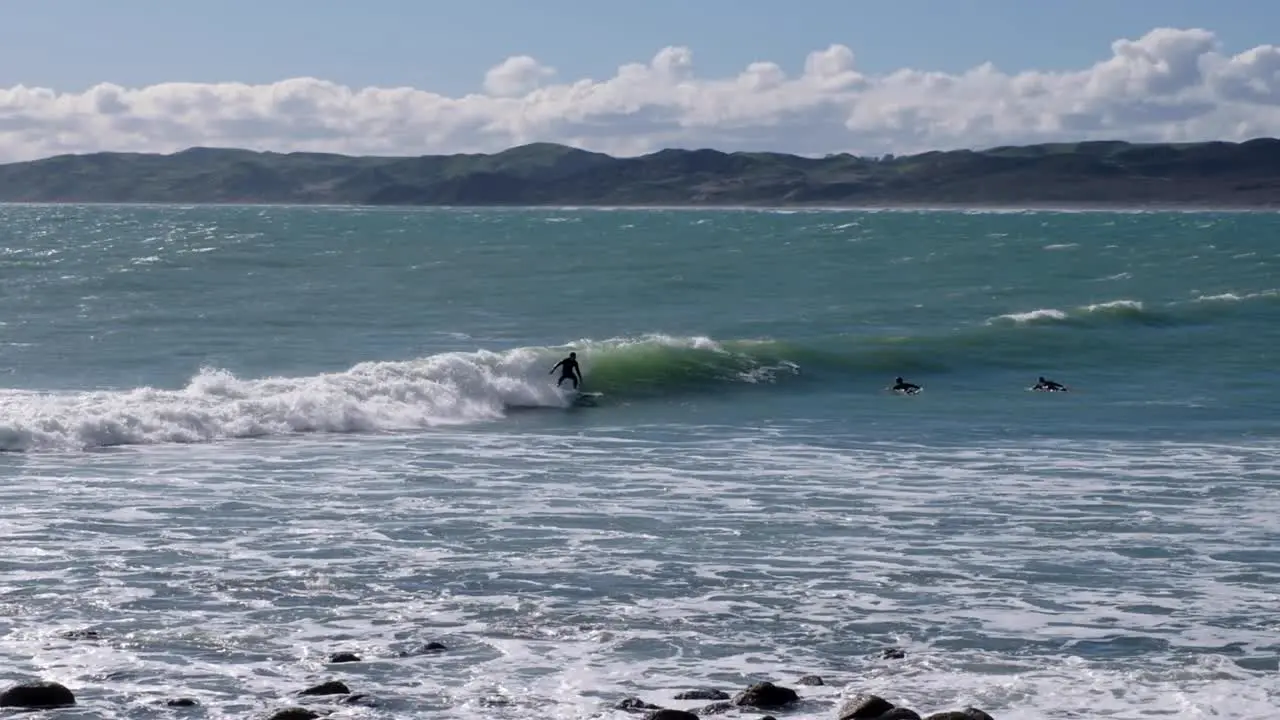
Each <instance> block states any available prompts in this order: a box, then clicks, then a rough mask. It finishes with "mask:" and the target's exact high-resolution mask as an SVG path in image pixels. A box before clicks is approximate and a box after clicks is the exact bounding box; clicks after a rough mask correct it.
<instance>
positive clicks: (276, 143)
mask: <svg viewBox="0 0 1280 720" xmlns="http://www.w3.org/2000/svg"><path fill="white" fill-rule="evenodd" d="M1100 55H1104V53H1100ZM482 88H483V91H482V92H478V93H472V94H466V95H462V96H459V97H450V96H447V95H442V94H439V93H435V92H432V91H430V90H428V89H418V88H409V87H365V88H351V87H346V86H343V85H338V84H335V83H333V82H329V81H326V80H323V79H317V78H293V79H287V80H281V81H280V82H276V83H272V84H267V85H247V84H239V83H217V84H202V83H183V82H172V83H163V84H158V85H151V86H148V87H141V88H126V87H121V86H119V85H115V84H111V83H102V84H100V85H97V86H95V87H93V88H90V89H89V90H87V91H85V92H81V93H60V92H55V91H54V90H50V89H47V88H33V87H24V86H17V87H12V88H7V89H4V88H0V161H11V160H21V159H30V158H35V157H42V156H48V155H53V154H58V153H66V152H77V153H78V152H92V151H97V150H117V151H133V152H139V151H141V152H172V151H176V150H181V149H183V148H186V147H190V146H194V145H206V146H233V147H246V148H252V149H259V150H276V151H281V152H285V151H294V150H311V151H324V152H343V153H354V154H366V153H373V154H394V155H416V154H426V153H455V152H492V151H497V150H501V149H504V148H507V147H510V146H512V145H518V144H523V143H528V142H535V141H548V142H560V143H566V144H570V145H576V146H578V147H582V148H586V149H590V150H597V151H602V152H609V153H614V154H619V155H634V154H639V153H644V152H650V151H653V150H657V149H661V148H663V147H714V148H719V149H723V150H773V151H782V152H794V153H801V154H809V155H821V154H825V153H831V152H854V153H858V154H865V155H874V154H881V153H888V152H892V153H904V152H919V151H924V150H931V149H950V148H957V147H989V146H992V145H1003V144H1019V143H1030V142H1047V141H1059V140H1081V139H1126V140H1165V141H1190V140H1211V139H1224V140H1243V139H1248V138H1250V137H1257V136H1260V135H1277V134H1280V48H1278V47H1276V46H1273V45H1262V46H1258V47H1254V48H1250V49H1246V50H1244V51H1243V52H1240V53H1238V54H1234V55H1232V54H1228V53H1225V52H1224V51H1223V50H1222V48H1221V47H1220V46H1219V43H1218V41H1217V39H1216V38H1215V36H1214V35H1213V33H1211V32H1209V31H1207V30H1201V29H1175V28H1157V29H1155V30H1152V31H1151V32H1149V33H1147V34H1146V35H1144V36H1142V37H1140V38H1136V39H1120V40H1117V41H1115V42H1114V43H1112V45H1111V48H1110V55H1109V57H1100V58H1099V60H1098V62H1096V63H1094V64H1093V65H1090V66H1088V67H1083V68H1079V69H1074V70H1064V71H1056V72H1044V71H1021V72H1009V71H1007V70H1002V69H999V68H996V67H994V66H992V65H990V64H984V65H980V66H978V67H975V68H972V69H970V70H968V71H966V72H961V73H944V72H935V71H929V70H922V69H913V68H904V69H901V70H898V71H895V72H891V73H887V74H882V75H869V74H864V73H862V72H860V71H859V70H858V66H857V62H856V55H855V54H854V52H853V50H851V49H850V48H848V47H845V46H843V45H831V46H829V47H827V48H825V49H819V50H815V51H814V52H812V53H810V54H809V55H808V57H806V58H805V59H804V62H803V65H802V70H800V71H799V72H798V73H797V74H794V75H788V73H787V72H785V71H784V70H783V68H782V66H781V65H779V64H778V63H777V62H771V61H767V60H763V59H761V60H759V61H757V62H753V63H751V64H749V65H748V66H747V67H746V68H744V69H743V70H742V71H741V72H738V73H736V74H732V75H729V76H725V77H706V76H703V75H700V74H699V73H698V72H697V66H696V63H695V59H694V54H693V52H692V51H691V50H690V49H689V48H685V47H667V48H662V49H661V50H659V51H658V52H657V53H655V54H654V56H653V57H652V58H651V59H649V60H648V61H647V62H637V63H629V64H626V65H623V66H621V67H619V68H618V69H617V71H616V72H615V73H614V74H613V76H612V77H609V78H607V79H603V80H594V79H588V78H581V79H561V78H558V77H557V73H556V70H555V69H554V68H551V67H548V66H546V65H543V64H542V63H541V62H539V61H538V60H537V59H535V58H532V57H529V56H527V55H518V56H514V57H510V58H507V59H506V60H504V61H503V62H501V63H500V64H498V65H496V66H495V67H493V68H492V69H490V70H489V71H488V72H487V73H486V74H485V75H484V77H483V84H482Z"/></svg>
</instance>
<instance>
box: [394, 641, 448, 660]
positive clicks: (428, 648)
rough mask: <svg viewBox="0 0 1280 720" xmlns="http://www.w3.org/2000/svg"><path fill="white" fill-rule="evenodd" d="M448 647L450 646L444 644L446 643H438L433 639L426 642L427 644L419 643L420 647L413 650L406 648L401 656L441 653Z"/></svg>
mask: <svg viewBox="0 0 1280 720" xmlns="http://www.w3.org/2000/svg"><path fill="white" fill-rule="evenodd" d="M448 649H449V648H447V647H445V646H444V643H438V642H436V641H434V640H432V641H431V642H429V643H426V644H425V645H419V646H418V647H416V648H414V649H412V650H405V651H403V652H401V653H400V657H413V656H414V655H430V654H432V653H441V652H444V651H445V650H448Z"/></svg>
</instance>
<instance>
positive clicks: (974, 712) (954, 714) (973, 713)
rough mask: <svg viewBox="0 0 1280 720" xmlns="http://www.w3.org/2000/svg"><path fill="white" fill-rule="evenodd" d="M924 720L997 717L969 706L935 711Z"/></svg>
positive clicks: (982, 719) (964, 719) (986, 718)
mask: <svg viewBox="0 0 1280 720" xmlns="http://www.w3.org/2000/svg"><path fill="white" fill-rule="evenodd" d="M924 720H995V718H993V717H991V716H990V715H988V714H986V713H985V712H983V711H981V710H979V709H978V708H975V707H967V708H965V709H963V710H952V711H950V712H940V713H934V714H932V715H930V716H928V717H926V718H925V719H924Z"/></svg>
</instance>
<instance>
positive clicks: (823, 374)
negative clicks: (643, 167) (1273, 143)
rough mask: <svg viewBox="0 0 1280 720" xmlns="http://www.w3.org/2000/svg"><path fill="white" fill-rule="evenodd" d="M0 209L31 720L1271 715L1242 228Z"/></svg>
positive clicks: (8, 463) (5, 478)
mask: <svg viewBox="0 0 1280 720" xmlns="http://www.w3.org/2000/svg"><path fill="white" fill-rule="evenodd" d="M0 213H2V214H3V215H4V217H5V221H6V222H5V223H4V224H3V229H0V299H2V300H3V306H4V308H5V310H6V312H5V313H4V315H3V317H0V388H3V389H0V449H3V450H5V451H7V452H4V453H0V507H3V508H4V512H3V513H2V514H0V538H2V539H3V544H4V547H5V548H6V550H7V552H6V553H5V554H4V557H3V558H0V608H3V609H4V612H2V613H0V659H2V660H3V662H0V667H3V668H4V670H3V673H2V674H0V679H3V680H5V681H6V682H9V683H11V682H17V681H21V680H25V679H30V678H37V677H39V678H45V679H50V680H56V681H59V682H62V683H63V684H65V685H67V686H68V687H69V688H71V689H72V690H73V691H74V692H75V693H76V696H77V699H78V701H79V708H78V709H74V710H68V711H59V716H60V717H64V716H65V717H138V718H144V717H162V716H164V717H167V716H173V715H175V713H178V712H182V713H183V714H184V715H189V716H194V717H207V718H232V717H249V716H257V715H264V714H266V713H268V712H269V711H271V710H273V709H275V708H279V707H285V706H289V705H294V704H303V705H307V706H309V707H315V708H325V709H330V710H333V714H332V715H331V717H335V718H340V717H349V718H391V717H395V718H404V717H433V716H440V717H444V716H448V717H463V718H467V717H476V718H502V717H512V718H514V717H528V716H530V715H532V714H538V715H540V716H548V717H561V718H586V717H599V718H608V717H629V716H630V715H629V714H628V713H626V712H623V711H621V710H616V709H613V707H612V706H613V705H614V703H616V702H617V701H618V700H619V699H621V698H622V697H624V696H627V695H637V696H639V697H641V698H643V699H644V700H646V701H649V702H652V703H655V704H658V705H663V706H667V707H679V708H697V707H700V706H703V705H706V704H707V703H706V701H696V700H692V701H681V700H675V699H673V696H674V695H675V694H676V693H678V692H680V691H683V690H688V689H693V688H699V687H715V688H719V689H722V690H725V691H728V692H730V693H732V692H734V691H736V690H738V689H740V688H742V687H744V686H745V685H747V684H749V683H751V682H755V681H759V680H771V681H773V682H776V683H778V684H781V685H786V686H789V687H793V688H795V689H796V690H797V691H798V692H799V693H800V695H801V697H802V702H801V704H800V705H799V706H798V707H796V708H795V709H793V710H792V711H790V712H787V713H786V715H787V716H788V717H794V718H831V717H834V716H835V710H834V707H833V705H834V704H835V703H836V702H837V701H838V700H839V698H840V697H842V696H846V695H851V694H853V693H856V692H873V693H876V694H879V695H882V696H883V697H885V698H887V699H889V700H891V701H893V702H896V703H900V704H903V705H907V706H910V707H912V708H914V709H916V710H918V711H920V712H921V713H922V714H926V713H928V712H935V711H941V710H951V709H960V708H962V707H965V706H968V705H973V706H976V707H980V708H983V709H984V710H986V711H987V712H989V713H991V714H992V715H993V716H994V717H996V718H998V719H1000V720H1005V719H1008V718H1015V719H1032V718H1072V717H1104V718H1126V719H1127V718H1134V719H1136V718H1149V717H1179V718H1182V717H1187V718H1194V717H1211V716H1212V717H1219V718H1256V717H1261V716H1264V715H1265V714H1266V713H1267V712H1268V711H1269V710H1270V708H1272V707H1274V706H1275V705H1276V703H1277V701H1280V680H1278V679H1277V678H1278V665H1280V641H1278V640H1277V639H1276V637H1277V630H1280V620H1278V619H1277V615H1276V612H1275V608H1276V606H1277V601H1278V600H1280V592H1278V590H1280V553H1278V552H1277V550H1276V547H1277V541H1278V540H1280V520H1277V518H1280V471H1277V469H1276V468H1277V467H1278V466H1280V412H1277V411H1276V409H1275V401H1276V399H1277V387H1278V384H1280V374H1278V373H1277V371H1276V369H1275V368H1276V348H1277V347H1280V345H1278V344H1277V343H1278V342H1280V330H1277V327H1280V324H1278V323H1277V321H1278V320H1280V283H1278V282H1277V280H1276V279H1277V278H1280V274H1278V273H1277V269H1278V265H1280V250H1277V249H1276V248H1275V247H1274V242H1273V241H1272V240H1273V238H1274V237H1275V235H1276V232H1277V231H1278V230H1280V216H1277V215H1272V214H1263V213H1105V212H1012V213H989V212H983V213H960V212H926V211H910V212H905V211H904V212H891V211H884V212H840V211H811V212H761V211H722V210H716V211H711V210H707V211H677V210H661V211H659V210H649V211H639V210H564V209H560V210H552V209H540V210H514V209H512V210H469V209H452V210H418V211H409V210H364V209H336V208H280V207H216V208H215V207H208V208H206V207H196V208H178V207H143V206H138V207H112V206H93V207H90V206H8V207H4V208H0ZM570 349H573V350H576V351H577V352H578V354H579V356H580V359H581V360H582V364H583V369H584V373H585V379H586V385H585V388H584V389H586V390H592V391H598V392H602V393H603V396H602V397H601V398H599V401H598V402H597V403H596V404H595V405H591V406H577V405H574V404H573V403H572V402H571V396H570V394H569V393H568V391H566V390H563V389H560V390H558V389H557V388H556V387H555V384H554V381H555V377H554V376H550V375H548V374H547V371H548V370H549V369H550V368H551V365H552V364H554V363H555V361H556V360H558V359H559V358H560V357H562V356H563V355H564V354H565V352H567V351H568V350H570ZM898 375H902V376H905V377H906V379H908V380H911V381H913V382H917V383H920V384H921V385H923V386H924V388H925V389H924V392H923V393H921V394H920V395H917V396H911V397H900V396H896V395H893V394H892V393H888V392H886V390H885V388H886V387H887V386H888V385H890V384H891V383H892V381H893V378H894V377H895V376H898ZM1040 375H1044V376H1047V377H1049V378H1052V379H1055V380H1058V381H1061V382H1064V383H1066V384H1067V385H1068V386H1070V388H1071V392H1067V393H1038V392H1030V391H1029V390H1028V388H1029V386H1031V385H1032V384H1034V382H1035V380H1036V378H1037V376H1040ZM88 631H93V632H91V633H90V632H88ZM430 641H436V642H440V643H443V644H444V645H445V646H446V647H447V650H445V651H443V652H433V653H419V652H416V651H415V648H418V647H420V646H421V645H423V644H424V643H426V642H430ZM891 647H895V648H900V649H902V650H903V651H904V652H905V655H904V656H903V657H901V658H885V657H882V651H883V650H884V649H886V648H891ZM338 651H351V652H354V653H357V654H358V655H360V656H361V658H362V660H361V661H360V662H357V663H344V664H338V665H334V664H330V663H328V656H329V654H330V653H333V652H338ZM807 674H817V675H820V676H822V677H823V678H824V680H825V681H826V685H823V686H820V687H807V686H799V685H797V684H796V680H797V679H798V678H799V677H801V676H802V675H807ZM330 679H338V680H342V681H343V682H345V683H346V684H347V685H348V686H350V688H351V689H352V691H353V692H356V693H364V694H367V695H368V696H369V698H370V699H371V700H372V701H373V702H374V703H376V704H373V705H361V704H341V703H338V702H336V701H335V700H333V699H325V698H301V699H300V698H298V697H296V696H294V693H296V692H297V691H298V690H300V689H302V688H304V687H307V686H309V685H313V684H315V683H319V682H322V681H325V680H330ZM175 697H191V698H195V699H197V700H198V701H199V702H200V706H199V707H198V708H194V709H189V710H182V711H178V710H174V709H171V708H168V707H165V706H164V702H165V700H167V699H169V698H175ZM760 714H761V713H758V712H746V713H745V714H744V716H745V717H756V716H758V715H760ZM774 714H778V715H780V716H781V714H782V713H774Z"/></svg>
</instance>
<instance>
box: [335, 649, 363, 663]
mask: <svg viewBox="0 0 1280 720" xmlns="http://www.w3.org/2000/svg"><path fill="white" fill-rule="evenodd" d="M360 660H361V658H360V656H359V655H357V654H355V653H353V652H336V653H333V654H332V655H330V656H329V662H331V663H353V662H360Z"/></svg>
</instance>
